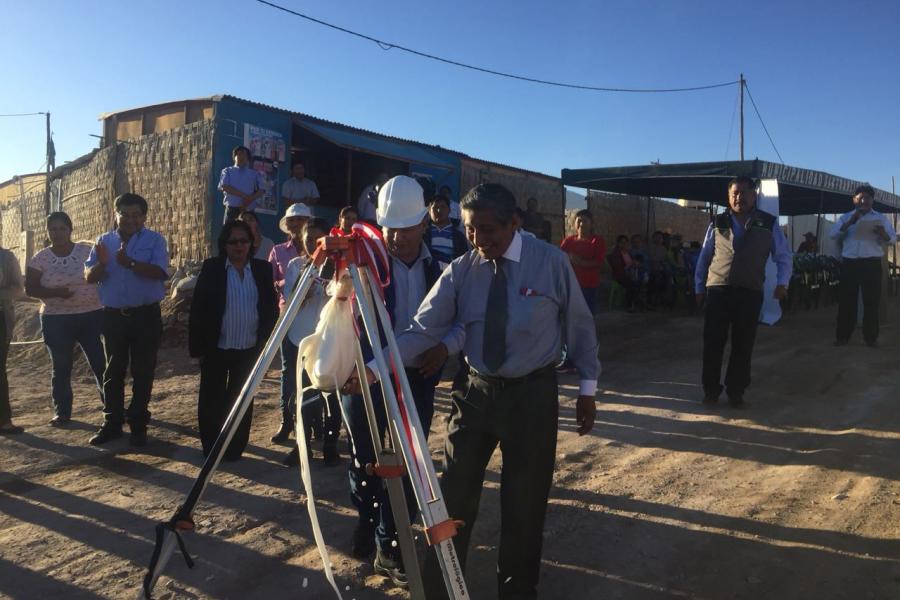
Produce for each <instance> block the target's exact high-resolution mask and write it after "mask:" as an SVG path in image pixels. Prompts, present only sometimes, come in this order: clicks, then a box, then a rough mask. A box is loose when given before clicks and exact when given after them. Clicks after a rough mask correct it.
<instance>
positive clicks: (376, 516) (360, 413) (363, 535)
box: [344, 175, 459, 587]
mask: <svg viewBox="0 0 900 600" xmlns="http://www.w3.org/2000/svg"><path fill="white" fill-rule="evenodd" d="M426 214H427V209H426V208H425V199H424V194H423V190H422V186H421V185H420V184H419V183H418V182H417V181H416V180H415V179H413V178H411V177H406V176H405V175H398V176H396V177H394V178H392V179H390V180H388V181H387V182H386V183H385V184H384V185H383V186H382V187H381V189H380V190H379V192H378V208H377V211H376V214H375V216H376V220H377V222H378V225H380V226H381V228H382V232H383V234H384V240H385V243H386V245H387V249H388V253H389V254H390V284H389V285H388V287H387V288H385V304H386V307H387V310H388V313H389V314H390V315H391V321H392V323H393V330H394V334H395V335H398V334H399V333H400V332H401V331H404V330H406V329H408V328H409V326H410V323H411V322H412V317H413V316H414V315H415V314H416V310H417V309H418V308H419V304H420V303H421V302H422V299H423V298H424V297H425V295H426V294H427V293H428V290H430V289H431V286H432V285H434V282H435V281H437V279H438V277H439V276H440V274H441V266H440V263H439V262H438V261H437V260H435V259H433V258H432V256H431V254H430V253H429V251H428V248H427V247H426V246H425V244H424V243H422V236H423V235H424V233H425V227H426V226H427V224H426V220H425V217H426ZM454 334H456V335H458V333H456V332H451V333H450V334H448V339H447V340H446V344H447V345H448V346H450V347H452V348H454V349H456V350H457V351H458V345H459V342H458V341H457V340H455V339H454ZM365 350H368V349H365ZM405 366H406V377H407V379H408V380H409V385H410V389H411V390H412V393H413V400H414V401H415V404H416V410H417V411H418V413H419V420H420V421H421V422H422V427H423V429H424V433H425V435H426V436H427V435H428V430H429V429H430V427H431V417H432V415H433V413H434V388H435V386H436V385H437V383H438V381H439V380H440V369H437V370H435V369H430V370H428V371H426V372H425V373H424V374H423V370H422V368H421V367H422V362H421V360H419V361H416V360H413V361H410V362H409V363H407V364H406V365H405ZM380 394H381V388H380V386H377V385H376V386H372V396H373V401H374V405H375V412H376V418H377V421H378V428H379V431H380V434H381V436H382V438H383V437H384V435H385V431H386V427H387V418H386V416H385V413H384V403H383V402H382V401H381V395H380ZM344 398H345V405H344V407H345V410H346V412H347V414H348V417H349V421H350V430H351V436H352V438H353V442H354V446H355V448H354V449H355V456H353V459H354V460H353V462H352V463H351V466H350V495H351V498H352V500H353V504H354V505H355V506H356V508H357V510H358V511H359V522H358V523H357V525H356V529H355V530H354V533H353V556H354V557H356V558H361V559H363V558H368V557H370V556H371V555H372V553H375V562H374V567H375V572H376V573H378V574H380V575H383V576H385V577H388V578H390V579H391V581H393V583H394V584H395V585H397V586H400V587H406V574H405V572H404V569H403V563H402V561H401V557H400V552H399V546H398V544H397V541H396V539H397V531H396V526H395V524H394V518H393V513H392V512H391V506H390V502H389V501H388V497H387V493H386V490H385V488H384V485H383V484H382V481H381V480H380V478H379V477H376V476H374V475H369V474H367V472H366V469H365V467H366V465H367V464H370V463H375V451H374V449H373V448H372V441H371V437H370V435H369V428H368V421H367V419H366V412H365V407H364V405H363V400H362V396H359V395H353V396H345V397H344ZM404 490H405V491H406V502H407V505H408V507H409V509H410V511H411V513H412V514H411V515H410V519H411V518H412V517H413V516H414V514H415V508H416V501H415V496H414V495H413V493H412V488H411V486H410V485H409V483H408V481H407V480H406V479H405V478H404ZM407 525H408V524H403V526H407Z"/></svg>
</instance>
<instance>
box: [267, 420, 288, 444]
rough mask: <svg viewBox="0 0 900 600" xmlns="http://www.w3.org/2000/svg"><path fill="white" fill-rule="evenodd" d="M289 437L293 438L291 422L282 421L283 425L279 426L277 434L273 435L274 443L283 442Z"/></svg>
mask: <svg viewBox="0 0 900 600" xmlns="http://www.w3.org/2000/svg"><path fill="white" fill-rule="evenodd" d="M289 439H291V424H290V423H289V422H287V421H282V422H281V426H280V427H279V428H278V431H276V432H275V435H273V436H272V438H271V440H272V443H273V444H283V443H284V442H286V441H288V440H289Z"/></svg>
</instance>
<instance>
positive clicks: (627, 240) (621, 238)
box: [616, 233, 631, 246]
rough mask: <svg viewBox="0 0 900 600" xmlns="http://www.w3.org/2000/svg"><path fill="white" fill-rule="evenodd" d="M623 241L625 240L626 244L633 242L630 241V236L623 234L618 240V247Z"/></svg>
mask: <svg viewBox="0 0 900 600" xmlns="http://www.w3.org/2000/svg"><path fill="white" fill-rule="evenodd" d="M622 240H625V241H626V242H629V241H631V240H629V239H628V236H627V235H625V234H624V233H622V234H620V235H619V237H617V238H616V246H618V245H619V242H621V241H622Z"/></svg>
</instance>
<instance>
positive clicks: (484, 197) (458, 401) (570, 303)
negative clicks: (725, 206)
mask: <svg viewBox="0 0 900 600" xmlns="http://www.w3.org/2000/svg"><path fill="white" fill-rule="evenodd" d="M461 207H462V213H463V221H464V222H465V225H466V235H467V237H468V238H469V241H470V242H471V243H472V246H473V248H474V249H473V250H471V251H469V252H467V253H466V254H464V255H463V256H461V257H459V258H457V259H456V260H454V261H453V262H452V263H450V266H449V267H448V268H447V269H446V270H445V271H444V272H443V274H442V275H441V277H440V278H439V279H438V281H437V283H436V284H435V285H434V287H433V288H431V291H430V292H429V293H428V295H427V296H426V297H425V299H424V300H423V301H422V304H421V306H420V308H419V311H418V312H417V313H416V315H415V318H414V319H413V320H412V325H411V327H410V328H409V329H408V330H406V331H405V332H404V333H403V334H402V335H400V336H399V337H398V338H397V345H398V346H399V349H400V354H401V355H402V356H403V359H404V361H406V360H416V359H420V360H421V359H424V361H425V365H426V366H429V365H431V364H436V363H440V361H441V360H443V359H445V358H446V356H447V353H448V351H450V352H452V351H453V350H454V349H455V348H451V347H450V346H448V345H447V344H446V343H445V340H446V338H447V336H449V335H451V334H452V333H453V332H454V331H455V330H461V334H460V335H461V336H462V342H463V345H464V352H465V355H466V360H467V361H468V363H469V366H470V367H471V370H470V372H469V381H468V385H467V386H466V388H465V389H463V390H457V391H454V392H453V393H452V394H451V408H450V418H449V421H448V422H447V439H446V442H445V444H444V473H443V476H442V478H441V489H442V491H443V494H444V501H445V503H446V505H447V511H448V513H449V514H450V517H451V518H452V519H459V520H461V521H463V522H464V523H465V526H464V527H462V528H461V529H460V530H459V532H458V533H457V535H456V537H455V538H453V543H454V545H455V546H456V550H457V552H458V554H459V559H460V563H461V566H462V567H463V568H465V562H466V555H467V551H468V545H469V538H470V535H471V532H472V529H473V526H474V524H475V518H476V516H477V515H478V504H479V500H480V498H481V488H482V486H483V484H484V473H485V468H486V467H487V464H488V461H490V458H491V455H493V453H494V450H495V449H496V448H497V446H498V445H499V447H500V451H501V452H502V454H503V469H502V474H501V484H500V497H501V505H502V506H501V513H502V515H501V521H502V530H501V532H500V540H499V546H500V548H499V550H500V552H499V559H498V564H497V580H498V582H499V584H498V587H499V589H498V594H499V597H500V598H517V599H518V598H536V597H537V583H538V575H539V572H540V566H541V545H542V539H543V530H544V515H545V513H546V509H547V499H548V497H549V492H550V486H551V485H552V483H553V469H554V463H555V459H556V433H557V417H558V411H559V399H558V395H559V390H558V388H557V383H556V371H555V366H556V364H557V363H558V362H559V359H560V354H561V348H562V344H563V342H565V344H566V346H567V348H568V354H569V357H570V358H571V360H572V363H573V364H574V366H575V368H576V369H577V371H578V374H579V380H580V381H579V395H578V399H577V401H576V405H575V425H576V426H577V432H578V434H579V435H585V434H586V433H588V432H589V431H590V430H591V428H592V427H593V425H594V416H595V412H596V408H595V403H594V396H595V394H596V391H597V377H598V376H599V374H600V363H599V361H598V360H597V337H596V330H595V329H594V319H593V317H592V315H591V312H590V311H589V310H588V307H587V304H586V303H585V300H584V295H583V294H581V292H580V289H579V286H578V280H577V279H576V278H575V272H574V271H573V270H572V266H571V265H570V264H569V260H568V258H566V255H565V254H563V253H562V251H560V250H559V249H558V248H555V247H553V246H551V245H550V244H545V243H544V242H542V241H539V240H536V239H534V238H527V237H525V236H523V235H522V234H521V233H519V232H518V231H517V226H516V222H515V218H514V211H515V207H516V200H515V197H514V196H513V194H512V192H510V191H509V190H508V189H506V188H505V187H503V186H502V185H499V184H496V183H486V184H481V185H479V186H477V187H475V188H473V189H472V190H471V191H469V193H468V194H466V197H465V198H464V199H463V201H462V203H461ZM366 375H367V377H368V376H369V375H370V373H369V372H367V373H366ZM426 561H427V562H426V563H425V569H424V573H423V579H424V583H425V587H426V595H427V597H428V599H429V600H439V599H440V598H445V597H446V590H445V588H444V581H443V577H442V576H441V574H440V570H439V567H438V563H437V558H436V554H435V553H434V552H429V553H428V557H427V559H426Z"/></svg>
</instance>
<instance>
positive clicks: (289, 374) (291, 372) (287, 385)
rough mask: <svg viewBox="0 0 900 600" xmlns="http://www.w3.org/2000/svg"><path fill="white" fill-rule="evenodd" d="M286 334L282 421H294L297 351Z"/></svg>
mask: <svg viewBox="0 0 900 600" xmlns="http://www.w3.org/2000/svg"><path fill="white" fill-rule="evenodd" d="M298 350H299V349H298V348H297V346H295V345H294V344H293V343H291V340H289V339H288V338H287V336H285V338H284V341H283V342H281V421H282V422H284V423H293V422H294V418H295V416H294V415H295V412H294V411H295V410H296V408H295V407H296V406H297V401H296V398H295V396H296V394H297V351H298Z"/></svg>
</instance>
